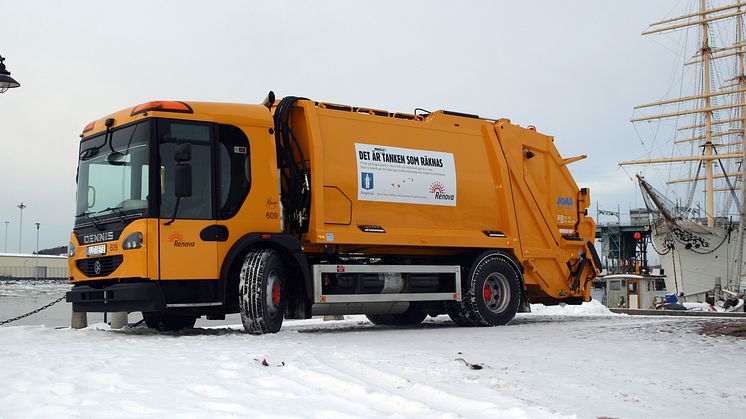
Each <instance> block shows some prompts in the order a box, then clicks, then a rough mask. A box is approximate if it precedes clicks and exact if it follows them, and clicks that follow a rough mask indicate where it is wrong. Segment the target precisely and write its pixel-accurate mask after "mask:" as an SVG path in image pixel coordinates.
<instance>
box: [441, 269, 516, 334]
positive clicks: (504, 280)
mask: <svg viewBox="0 0 746 419" xmlns="http://www.w3.org/2000/svg"><path fill="white" fill-rule="evenodd" d="M464 288H465V289H464V290H463V300H462V301H460V302H454V303H452V305H451V306H450V308H449V313H448V314H449V315H450V316H451V319H453V321H454V323H456V324H458V325H461V326H500V325H504V324H506V323H508V322H509V321H511V320H512V319H513V317H515V314H516V313H517V312H518V306H519V304H520V301H521V274H520V272H517V271H516V269H515V268H514V267H513V265H512V264H511V263H510V262H509V261H507V260H506V259H505V256H502V255H488V256H486V257H484V258H483V259H481V260H480V261H479V262H478V264H477V266H476V268H475V269H474V271H473V273H472V275H471V277H469V281H468V282H467V283H465V284H464Z"/></svg>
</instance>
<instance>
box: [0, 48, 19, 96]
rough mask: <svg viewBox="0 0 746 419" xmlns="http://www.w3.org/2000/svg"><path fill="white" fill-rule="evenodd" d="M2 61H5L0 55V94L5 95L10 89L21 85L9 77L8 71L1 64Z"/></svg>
mask: <svg viewBox="0 0 746 419" xmlns="http://www.w3.org/2000/svg"><path fill="white" fill-rule="evenodd" d="M3 61H5V58H3V56H2V55H0V93H5V92H7V91H8V89H12V88H15V87H18V86H20V85H21V84H20V83H18V82H17V81H15V80H14V79H13V77H10V71H8V70H6V69H5V64H3Z"/></svg>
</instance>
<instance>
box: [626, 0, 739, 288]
mask: <svg viewBox="0 0 746 419" xmlns="http://www.w3.org/2000/svg"><path fill="white" fill-rule="evenodd" d="M744 14H746V2H729V3H727V4H714V2H711V1H707V0H696V1H695V2H692V3H691V5H690V11H689V12H688V13H686V14H683V15H681V16H678V17H673V18H668V19H664V20H661V21H659V22H655V23H653V24H651V25H650V26H649V27H648V29H647V30H645V31H644V32H643V33H642V34H643V35H645V36H658V37H665V36H668V37H669V38H667V39H670V37H671V35H672V34H676V35H677V39H679V40H681V43H682V45H680V46H679V49H678V51H677V54H678V57H681V63H680V64H683V68H682V70H681V71H680V73H679V72H678V71H676V72H675V74H680V75H681V77H680V79H679V80H680V85H679V86H678V88H679V89H678V90H679V92H680V94H679V95H678V97H674V98H670V99H664V100H658V101H656V102H651V103H646V104H642V105H638V106H636V107H635V108H634V109H635V112H634V115H633V118H632V119H631V122H632V123H633V124H635V129H636V130H637V131H638V133H639V130H638V128H640V126H641V125H643V124H647V125H648V128H649V130H650V131H651V133H652V135H651V136H652V137H653V138H652V144H651V147H650V150H649V151H648V152H647V155H646V156H645V157H646V158H641V159H637V160H631V161H623V162H621V163H619V164H620V166H622V167H625V168H626V167H631V166H638V165H643V166H644V167H643V168H644V170H646V171H650V172H652V174H653V176H647V179H646V177H644V176H642V175H640V174H638V175H637V176H636V177H637V181H638V183H639V185H640V189H641V192H642V195H643V198H644V201H645V204H646V206H647V208H648V210H649V211H650V213H651V218H652V220H651V228H652V229H653V231H652V243H653V247H654V249H655V251H656V252H657V253H658V254H659V255H660V258H661V264H662V265H663V268H664V271H665V274H666V288H667V289H668V291H669V292H675V293H676V294H679V295H684V296H687V297H688V298H689V299H690V300H700V301H701V300H703V299H704V296H705V293H706V292H708V291H711V290H713V288H716V289H719V288H721V287H722V288H723V289H726V290H730V291H733V292H738V291H741V290H742V280H741V278H742V276H743V274H744V273H746V270H745V269H744V268H743V249H744V235H745V233H746V231H745V229H744V228H745V227H746V225H744V224H746V223H744V222H741V221H742V220H745V219H746V218H745V217H744V211H745V210H746V208H745V207H744V206H745V205H746V202H745V201H746V199H744V197H745V196H746V183H744V182H743V180H744V179H746V164H744V153H743V144H744V138H745V137H746V75H745V74H744V71H745V69H744V58H745V57H744V54H746V39H745V38H744V22H743V15H744ZM690 69H694V71H691V70H690ZM671 87H672V88H673V87H674V85H673V84H672V85H671ZM672 88H670V89H669V91H670V90H673V89H672ZM656 134H657V135H656ZM660 141H663V142H662V143H660ZM656 143H658V144H659V145H658V146H656V145H655V144H656ZM661 167H662V168H663V170H660V169H661ZM637 169H638V168H637V167H636V168H635V170H637ZM661 172H664V174H663V175H662V173H661ZM661 178H665V180H664V181H663V183H664V184H663V185H661V187H660V189H656V188H655V187H654V186H653V185H652V183H651V180H652V181H654V180H656V179H661ZM648 179H650V180H648ZM700 193H704V205H702V204H703V203H702V202H701V200H698V199H696V198H698V197H701V195H700Z"/></svg>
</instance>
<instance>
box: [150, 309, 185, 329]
mask: <svg viewBox="0 0 746 419" xmlns="http://www.w3.org/2000/svg"><path fill="white" fill-rule="evenodd" d="M142 318H143V319H144V320H145V325H146V326H148V327H149V328H151V329H156V330H158V331H161V332H178V331H179V330H182V329H191V328H192V327H194V323H196V322H197V317H196V316H188V315H182V314H177V313H168V312H163V311H162V312H148V313H145V312H143V313H142Z"/></svg>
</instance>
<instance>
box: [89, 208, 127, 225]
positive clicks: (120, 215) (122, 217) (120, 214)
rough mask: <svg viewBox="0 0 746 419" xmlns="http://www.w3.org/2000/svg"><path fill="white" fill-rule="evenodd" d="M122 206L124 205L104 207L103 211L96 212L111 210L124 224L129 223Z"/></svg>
mask: <svg viewBox="0 0 746 419" xmlns="http://www.w3.org/2000/svg"><path fill="white" fill-rule="evenodd" d="M120 208H122V207H107V208H104V209H102V210H101V211H97V212H96V214H98V213H99V212H104V211H111V212H112V214H114V215H116V216H117V218H119V221H121V222H122V224H127V218H126V217H127V216H126V215H125V214H124V213H123V212H122V210H121V209H120Z"/></svg>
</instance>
